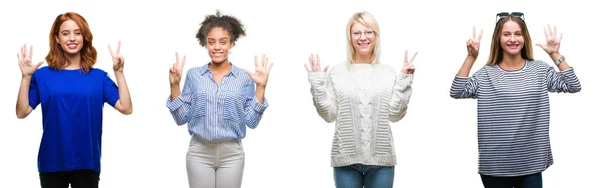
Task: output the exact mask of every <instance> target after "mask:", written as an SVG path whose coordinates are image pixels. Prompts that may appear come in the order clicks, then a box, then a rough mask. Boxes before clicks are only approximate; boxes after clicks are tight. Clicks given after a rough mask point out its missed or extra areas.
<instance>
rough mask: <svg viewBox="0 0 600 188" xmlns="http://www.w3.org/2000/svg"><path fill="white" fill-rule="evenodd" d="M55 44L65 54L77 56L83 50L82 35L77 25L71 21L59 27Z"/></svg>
mask: <svg viewBox="0 0 600 188" xmlns="http://www.w3.org/2000/svg"><path fill="white" fill-rule="evenodd" d="M56 42H57V43H59V44H60V47H61V48H62V50H63V51H64V53H65V54H68V55H78V54H79V51H81V48H83V35H82V32H81V29H80V28H79V26H78V25H77V23H75V21H73V20H67V21H64V22H63V23H62V24H61V25H60V29H59V31H58V35H57V36H56Z"/></svg>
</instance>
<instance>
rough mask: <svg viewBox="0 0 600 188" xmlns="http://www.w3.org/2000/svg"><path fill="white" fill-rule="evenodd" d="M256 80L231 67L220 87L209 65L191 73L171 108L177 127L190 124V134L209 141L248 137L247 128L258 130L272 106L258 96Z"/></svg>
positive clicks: (172, 102)
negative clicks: (261, 120)
mask: <svg viewBox="0 0 600 188" xmlns="http://www.w3.org/2000/svg"><path fill="white" fill-rule="evenodd" d="M254 88H255V86H254V81H252V79H251V78H250V76H248V74H247V73H246V72H245V71H244V70H242V69H240V68H238V67H236V66H234V65H233V64H232V65H231V71H230V72H229V73H228V74H226V75H225V76H224V77H223V79H222V80H221V83H220V85H217V83H216V82H215V80H214V79H213V75H212V73H211V72H210V70H209V69H208V64H206V65H204V66H202V67H194V68H191V69H190V70H188V72H187V75H186V78H185V83H184V86H183V91H182V92H181V95H180V96H179V97H177V98H176V99H175V100H172V101H171V97H169V98H168V99H167V107H168V108H169V110H170V112H171V115H173V118H174V119H175V122H176V123H177V125H183V124H186V123H187V124H188V130H189V133H190V135H191V134H194V135H197V136H199V137H200V138H202V139H204V140H208V141H223V140H239V139H243V138H244V137H245V136H246V126H248V127H250V128H252V129H254V128H256V126H257V125H258V123H259V122H260V119H261V118H262V114H263V112H264V111H265V109H266V108H267V107H268V103H267V100H266V99H264V100H263V104H260V103H259V102H258V100H257V99H256V96H255V90H254Z"/></svg>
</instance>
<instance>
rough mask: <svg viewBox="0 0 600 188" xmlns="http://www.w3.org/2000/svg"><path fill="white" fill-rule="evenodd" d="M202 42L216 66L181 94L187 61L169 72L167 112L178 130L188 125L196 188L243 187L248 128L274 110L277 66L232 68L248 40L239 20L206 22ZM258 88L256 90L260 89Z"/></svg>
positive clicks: (196, 72) (195, 73)
mask: <svg viewBox="0 0 600 188" xmlns="http://www.w3.org/2000/svg"><path fill="white" fill-rule="evenodd" d="M200 25H201V26H200V29H199V30H198V33H197V34H196V38H197V39H198V41H200V45H201V46H202V47H206V49H207V50H208V55H209V56H210V59H211V61H210V62H209V63H207V64H205V65H204V66H201V67H194V68H191V69H190V70H188V72H187V75H186V78H185V83H184V86H183V91H181V90H180V89H179V83H180V80H181V76H182V72H183V66H184V65H185V56H183V59H182V60H181V62H180V61H179V55H178V54H177V53H176V55H175V56H176V62H175V64H173V67H171V69H170V71H169V82H170V84H171V96H170V97H169V98H168V99H167V104H166V105H167V107H168V108H169V111H170V112H171V115H172V116H173V118H174V119H175V122H176V123H177V125H183V124H186V123H187V124H188V131H189V133H190V135H192V136H191V140H190V144H189V149H188V152H187V160H186V168H187V175H188V182H189V186H190V187H191V188H235V187H241V186H242V175H243V171H244V163H245V162H244V158H245V157H244V149H243V147H242V142H241V140H242V139H243V138H244V137H245V136H246V126H247V127H250V128H252V129H254V128H256V126H258V123H259V122H260V120H261V118H262V115H263V112H264V111H265V109H266V108H267V107H268V103H267V100H266V99H265V89H266V87H267V80H268V78H269V72H270V71H271V66H272V65H273V64H268V65H267V62H268V59H267V57H266V56H263V57H262V59H261V60H260V61H259V60H258V58H256V57H255V59H254V64H255V66H256V67H255V69H256V71H255V72H254V73H252V72H250V71H247V70H244V69H241V68H238V67H237V66H235V65H234V64H232V63H231V62H229V58H228V57H229V51H230V50H231V48H233V47H234V46H235V44H236V41H237V40H238V39H239V38H240V37H242V36H245V34H246V32H245V30H244V26H243V25H242V23H241V22H240V20H238V19H237V18H235V17H233V16H229V15H221V13H220V12H219V11H218V10H217V13H216V14H214V15H208V16H206V18H205V20H204V21H203V22H202V23H201V24H200ZM255 84H256V87H255Z"/></svg>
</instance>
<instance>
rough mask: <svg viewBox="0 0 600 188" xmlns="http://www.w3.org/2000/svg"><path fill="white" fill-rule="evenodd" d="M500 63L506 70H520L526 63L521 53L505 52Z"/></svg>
mask: <svg viewBox="0 0 600 188" xmlns="http://www.w3.org/2000/svg"><path fill="white" fill-rule="evenodd" d="M498 65H499V66H500V67H502V69H505V70H519V69H521V68H522V67H523V66H524V65H525V59H523V57H521V55H507V54H504V55H503V57H502V61H501V62H500V64H498Z"/></svg>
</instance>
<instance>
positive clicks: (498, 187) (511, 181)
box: [481, 173, 542, 188]
mask: <svg viewBox="0 0 600 188" xmlns="http://www.w3.org/2000/svg"><path fill="white" fill-rule="evenodd" d="M481 181H482V182H483V186H484V187H485V188H542V173H535V174H530V175H525V176H516V177H496V176H486V175H481Z"/></svg>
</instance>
